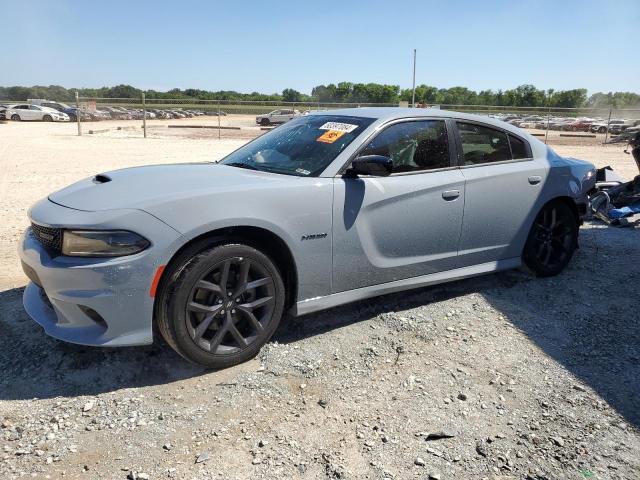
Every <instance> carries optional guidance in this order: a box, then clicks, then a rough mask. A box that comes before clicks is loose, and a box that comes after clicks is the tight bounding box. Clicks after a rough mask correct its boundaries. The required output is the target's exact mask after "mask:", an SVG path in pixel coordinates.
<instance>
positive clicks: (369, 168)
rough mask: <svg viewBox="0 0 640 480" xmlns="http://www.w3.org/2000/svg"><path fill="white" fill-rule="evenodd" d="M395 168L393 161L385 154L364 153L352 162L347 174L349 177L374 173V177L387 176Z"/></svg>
mask: <svg viewBox="0 0 640 480" xmlns="http://www.w3.org/2000/svg"><path fill="white" fill-rule="evenodd" d="M392 170H393V161H392V160H391V159H390V158H389V157H385V156H384V155H363V156H361V157H357V158H356V159H354V160H353V161H352V162H351V166H350V167H349V168H348V169H347V171H346V172H345V174H346V175H347V176H348V177H357V176H358V175H372V176H374V177H387V176H389V175H390V174H391V171H392Z"/></svg>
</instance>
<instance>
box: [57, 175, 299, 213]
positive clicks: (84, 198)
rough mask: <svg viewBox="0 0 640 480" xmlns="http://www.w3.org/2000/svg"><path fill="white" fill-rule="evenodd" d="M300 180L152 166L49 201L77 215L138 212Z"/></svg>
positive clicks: (92, 181)
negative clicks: (132, 210) (91, 212)
mask: <svg viewBox="0 0 640 480" xmlns="http://www.w3.org/2000/svg"><path fill="white" fill-rule="evenodd" d="M299 178H300V177H293V176H287V175H277V174H271V173H266V172H257V171H253V170H246V169H241V168H237V167H228V166H226V165H219V164H211V163H192V164H172V165H150V166H145V167H134V168H126V169H122V170H114V171H112V172H106V173H101V174H98V175H95V176H93V177H90V178H86V179H84V180H81V181H79V182H76V183H74V184H72V185H70V186H68V187H66V188H63V189H62V190H59V191H57V192H55V193H52V194H51V195H49V200H51V201H52V202H54V203H57V204H59V205H62V206H65V207H69V208H73V209H76V210H85V211H98V210H116V209H122V208H136V209H140V210H147V209H149V210H153V208H152V207H153V206H154V205H156V204H158V203H165V204H166V203H168V202H171V200H180V199H183V198H189V197H196V196H199V195H203V196H204V195H206V194H209V193H211V192H214V191H215V192H218V193H224V192H225V191H238V190H253V189H258V188H271V187H274V188H282V186H283V184H285V183H289V182H295V181H296V179H299Z"/></svg>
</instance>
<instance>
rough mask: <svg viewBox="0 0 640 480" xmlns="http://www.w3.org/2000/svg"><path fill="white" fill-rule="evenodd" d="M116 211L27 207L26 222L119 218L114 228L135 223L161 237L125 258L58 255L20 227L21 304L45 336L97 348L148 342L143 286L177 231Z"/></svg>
mask: <svg viewBox="0 0 640 480" xmlns="http://www.w3.org/2000/svg"><path fill="white" fill-rule="evenodd" d="M116 212H118V211H105V212H83V211H79V210H73V209H69V208H66V207H62V206H60V205H57V204H55V203H53V202H50V201H48V200H44V201H42V202H40V203H39V204H37V205H36V206H35V207H34V209H32V211H31V217H32V219H33V220H34V221H35V222H37V223H39V224H44V225H47V226H52V227H60V226H64V225H67V226H69V228H80V227H81V225H82V224H84V228H88V227H93V228H105V227H103V226H102V224H96V223H95V222H96V216H100V217H102V220H104V221H105V222H106V224H114V222H116V218H118V221H117V223H118V224H119V225H120V227H119V228H125V229H129V230H134V228H135V231H136V232H138V233H140V234H141V235H143V236H145V237H146V238H149V239H152V242H154V240H153V239H154V238H155V239H160V241H159V243H158V241H155V242H154V243H153V244H152V245H151V246H150V247H149V248H148V249H146V250H144V251H143V252H140V253H138V254H135V255H130V256H125V257H115V258H79V257H65V256H62V255H59V254H58V253H56V252H53V251H51V250H49V249H48V248H46V247H45V246H43V245H42V244H41V243H40V242H39V241H38V239H37V238H36V237H35V236H34V235H33V233H32V232H31V229H30V228H29V229H27V230H26V231H25V233H24V235H23V237H22V239H21V242H20V245H19V249H18V250H19V255H20V259H21V261H22V266H23V270H24V271H25V274H26V275H27V276H28V277H29V279H30V280H31V283H29V285H28V286H27V288H26V289H25V292H24V297H23V303H24V308H25V310H26V312H27V313H28V314H29V316H30V317H31V318H33V319H34V320H35V321H36V322H37V323H38V324H40V325H41V326H42V327H43V328H44V330H45V332H46V333H47V334H48V335H50V336H52V337H54V338H57V339H60V340H64V341H67V342H71V343H79V344H83V345H95V346H104V347H114V346H126V345H145V344H150V343H151V342H152V340H153V329H152V324H153V302H154V299H153V298H152V297H151V296H150V293H149V292H150V286H151V283H152V280H153V276H154V273H155V271H156V269H157V267H158V266H159V265H162V264H164V263H165V262H166V258H165V255H166V253H165V252H167V250H168V244H171V243H173V242H175V240H176V239H177V238H179V234H178V233H177V232H176V231H175V230H173V229H172V228H170V227H169V226H167V225H166V224H164V223H162V222H161V221H159V220H158V219H156V218H155V217H153V216H151V215H149V214H147V213H145V212H142V211H139V210H127V211H119V212H118V213H116ZM62 219H64V223H62V222H60V220H62ZM135 224H137V225H135ZM134 225H135V227H134ZM113 226H115V225H113ZM111 228H113V227H111Z"/></svg>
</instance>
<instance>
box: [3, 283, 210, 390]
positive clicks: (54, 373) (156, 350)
mask: <svg viewBox="0 0 640 480" xmlns="http://www.w3.org/2000/svg"><path fill="white" fill-rule="evenodd" d="M23 291H24V289H23V288H15V289H11V290H7V291H4V292H0V368H2V374H1V375H0V401H1V400H27V399H32V398H51V397H56V396H64V397H69V396H77V395H93V394H98V393H103V392H108V391H113V390H118V389H122V388H135V387H143V386H148V385H158V384H166V383H170V382H174V381H177V380H181V379H185V378H191V377H194V376H197V375H200V374H202V373H205V372H206V370H205V369H204V368H202V367H198V366H196V365H193V364H190V363H189V362H187V361H185V360H184V359H182V357H180V356H179V355H178V354H176V353H175V352H174V351H173V350H172V349H171V348H169V347H168V346H167V345H165V344H164V342H162V341H158V342H156V343H154V345H150V346H143V347H130V348H95V347H85V346H81V345H74V344H70V343H65V342H61V341H58V340H55V339H53V338H50V337H48V336H47V335H46V334H45V333H44V330H43V329H42V328H41V327H40V326H38V325H37V324H36V323H35V322H33V321H32V320H31V319H30V318H29V317H28V315H27V314H26V313H25V311H24V309H23V307H22V293H23Z"/></svg>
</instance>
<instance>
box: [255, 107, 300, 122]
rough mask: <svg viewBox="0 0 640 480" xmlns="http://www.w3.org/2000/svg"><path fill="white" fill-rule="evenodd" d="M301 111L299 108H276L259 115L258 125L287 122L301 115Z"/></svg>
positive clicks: (257, 118)
mask: <svg viewBox="0 0 640 480" xmlns="http://www.w3.org/2000/svg"><path fill="white" fill-rule="evenodd" d="M299 116H300V112H299V111H298V110H291V109H283V110H274V111H273V112H269V113H267V114H265V115H258V116H257V117H256V123H257V124H258V125H262V126H267V125H272V124H276V123H287V122H288V121H289V120H292V119H294V118H295V117H299Z"/></svg>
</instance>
